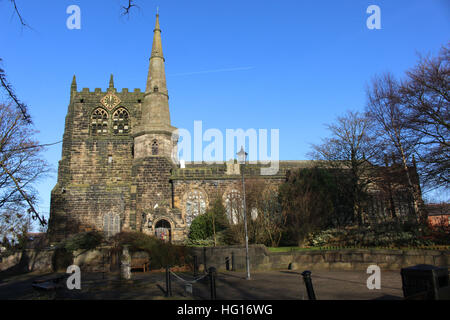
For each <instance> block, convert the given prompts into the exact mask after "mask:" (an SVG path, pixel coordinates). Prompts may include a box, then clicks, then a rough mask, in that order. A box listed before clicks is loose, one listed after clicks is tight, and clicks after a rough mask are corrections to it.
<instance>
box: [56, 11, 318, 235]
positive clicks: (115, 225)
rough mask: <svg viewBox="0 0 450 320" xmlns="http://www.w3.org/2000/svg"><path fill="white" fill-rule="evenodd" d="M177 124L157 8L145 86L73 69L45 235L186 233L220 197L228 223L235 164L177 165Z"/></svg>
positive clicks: (268, 180) (281, 174)
mask: <svg viewBox="0 0 450 320" xmlns="http://www.w3.org/2000/svg"><path fill="white" fill-rule="evenodd" d="M175 132H176V127H174V126H173V125H172V123H171V121H170V110H169V93H168V90H167V85H166V76H165V59H164V54H163V48H162V42H161V29H160V25H159V16H158V15H156V26H155V29H154V36H153V46H152V51H151V56H150V62H149V70H148V76H147V83H146V87H145V91H144V92H142V91H141V90H140V89H134V90H133V91H129V90H128V89H122V91H118V90H117V89H116V88H115V87H114V80H113V76H112V75H111V78H110V81H109V86H108V88H107V89H106V91H102V90H101V89H99V88H97V89H95V90H94V91H90V90H89V89H88V88H83V89H82V90H78V87H77V82H76V79H75V76H74V77H73V81H72V85H71V87H70V103H69V107H68V111H67V116H66V120H65V130H64V136H63V147H62V157H61V160H60V161H59V167H58V181H57V184H56V186H55V187H54V188H53V190H52V192H51V208H50V220H49V235H50V238H51V240H52V241H60V240H62V239H65V238H67V237H68V236H70V235H73V234H76V233H80V232H86V231H91V230H98V231H103V232H105V234H106V235H114V234H115V233H118V232H120V231H141V232H144V233H147V234H151V235H156V236H157V237H160V238H163V239H165V240H167V241H172V242H182V241H183V240H184V239H186V237H187V235H188V232H189V226H190V224H191V222H192V220H193V219H194V218H195V217H196V216H197V215H199V214H202V213H204V212H205V211H206V209H207V208H208V206H209V205H210V204H211V203H212V202H213V201H214V200H215V199H216V198H217V197H219V198H220V199H221V200H222V201H223V203H224V205H225V208H226V210H227V215H228V217H229V219H230V221H231V222H236V219H237V218H236V217H235V216H233V215H234V214H235V212H236V210H235V209H236V208H235V207H236V203H240V199H241V186H242V180H241V171H240V170H241V166H240V165H239V164H237V163H232V162H231V163H223V164H210V163H187V164H186V165H185V166H183V167H180V165H179V164H177V163H176V162H175V161H174V159H175V157H174V155H175V154H176V151H177V142H178V141H177V139H176V134H174V133H175ZM311 165H312V161H280V164H279V170H278V173H277V174H275V175H264V176H262V175H261V173H260V168H261V165H260V164H248V165H246V166H245V176H246V177H251V178H255V179H262V180H263V181H264V183H265V184H266V185H267V188H271V187H274V186H275V187H276V186H278V185H279V184H281V183H283V182H284V181H285V180H286V173H287V171H289V170H292V169H296V168H305V167H310V166H311Z"/></svg>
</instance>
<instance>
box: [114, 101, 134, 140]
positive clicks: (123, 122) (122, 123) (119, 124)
mask: <svg viewBox="0 0 450 320" xmlns="http://www.w3.org/2000/svg"><path fill="white" fill-rule="evenodd" d="M113 130H114V134H128V133H129V132H130V125H129V115H128V111H127V110H126V109H125V108H122V107H120V108H119V109H117V110H116V111H115V112H114V114H113Z"/></svg>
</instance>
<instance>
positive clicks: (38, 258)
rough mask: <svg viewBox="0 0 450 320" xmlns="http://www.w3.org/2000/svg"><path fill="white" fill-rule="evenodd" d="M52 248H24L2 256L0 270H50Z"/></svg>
mask: <svg viewBox="0 0 450 320" xmlns="http://www.w3.org/2000/svg"><path fill="white" fill-rule="evenodd" d="M52 257H53V250H34V249H26V250H23V251H20V252H15V253H13V254H12V255H9V256H7V257H3V258H2V260H1V262H0V271H5V270H8V269H12V268H14V269H16V270H18V271H23V272H29V271H40V272H51V271H52Z"/></svg>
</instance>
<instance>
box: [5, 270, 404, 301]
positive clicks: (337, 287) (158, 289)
mask: <svg viewBox="0 0 450 320" xmlns="http://www.w3.org/2000/svg"><path fill="white" fill-rule="evenodd" d="M53 276H55V274H46V275H43V274H33V273H29V274H22V275H16V276H11V275H10V276H2V275H1V274H0V299H55V298H56V299H164V289H165V274H164V273H133V279H132V280H130V281H120V280H119V279H118V276H117V275H112V274H108V275H106V276H105V277H103V275H102V274H101V273H87V274H86V273H85V274H82V278H81V281H82V282H81V290H68V289H62V290H59V291H58V292H56V293H55V292H52V293H42V292H36V291H35V290H33V289H32V288H31V282H32V281H33V280H36V279H42V278H45V277H47V278H48V277H53ZM180 276H181V277H182V278H185V279H188V280H191V279H193V277H192V275H191V274H180ZM368 277H369V274H367V273H365V272H364V271H313V272H312V282H313V286H314V291H315V294H316V297H317V299H319V300H321V299H333V300H359V299H361V300H371V299H402V298H403V294H402V290H401V286H402V284H401V277H400V272H393V271H384V272H382V274H381V289H380V290H376V289H375V290H369V289H367V286H366V281H367V278H368ZM216 287H217V299H225V300H231V299H233V300H234V299H236V300H249V299H256V300H302V299H305V300H306V299H307V294H306V290H305V285H304V282H303V278H302V277H301V275H300V272H296V271H287V270H286V271H268V272H254V273H252V280H245V274H244V273H240V272H220V273H219V274H218V277H217V282H216ZM172 291H173V294H174V297H173V298H174V299H198V300H204V299H209V294H210V293H209V283H208V282H207V281H206V279H205V281H200V282H197V283H195V284H194V285H193V296H190V295H189V294H187V293H186V292H185V286H184V285H182V283H181V282H180V281H178V280H175V279H174V280H173V282H172Z"/></svg>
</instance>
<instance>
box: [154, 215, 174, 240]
mask: <svg viewBox="0 0 450 320" xmlns="http://www.w3.org/2000/svg"><path fill="white" fill-rule="evenodd" d="M155 236H156V237H157V238H158V239H161V240H163V241H166V242H172V230H171V226H170V222H169V221H167V220H164V219H161V220H159V221H158V222H157V223H156V225H155Z"/></svg>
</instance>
